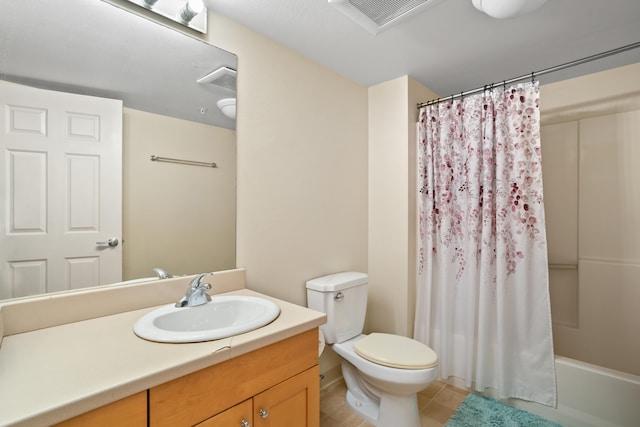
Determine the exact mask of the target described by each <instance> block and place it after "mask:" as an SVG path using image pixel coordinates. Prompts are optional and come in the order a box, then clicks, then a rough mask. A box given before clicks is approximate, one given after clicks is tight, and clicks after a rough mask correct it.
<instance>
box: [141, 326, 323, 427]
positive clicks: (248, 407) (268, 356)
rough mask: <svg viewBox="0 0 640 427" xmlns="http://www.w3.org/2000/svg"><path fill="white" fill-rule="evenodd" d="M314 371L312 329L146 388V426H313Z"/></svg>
mask: <svg viewBox="0 0 640 427" xmlns="http://www.w3.org/2000/svg"><path fill="white" fill-rule="evenodd" d="M319 373H320V372H319V367H318V330H317V328H314V329H311V330H309V331H306V332H303V333H301V334H298V335H295V336H293V337H290V338H287V339H284V340H282V341H279V342H276V343H274V344H271V345H268V346H266V347H263V348H260V349H257V350H254V351H252V352H249V353H246V354H244V355H241V356H238V357H234V358H232V359H230V360H227V361H225V362H222V363H219V364H217V365H213V366H211V367H209V368H205V369H202V370H200V371H198V372H194V373H192V374H189V375H186V376H184V377H180V378H178V379H175V380H173V381H169V382H167V383H165V384H161V385H159V386H157V387H154V388H151V389H150V390H149V425H150V426H152V427H160V426H171V427H176V426H194V425H198V427H203V426H205V427H219V426H224V427H233V426H239V427H244V426H243V420H245V421H246V423H244V425H245V426H248V425H250V426H253V427H265V426H272V427H305V426H306V427H318V426H319V424H320V421H319V418H320V378H319ZM247 423H249V424H247Z"/></svg>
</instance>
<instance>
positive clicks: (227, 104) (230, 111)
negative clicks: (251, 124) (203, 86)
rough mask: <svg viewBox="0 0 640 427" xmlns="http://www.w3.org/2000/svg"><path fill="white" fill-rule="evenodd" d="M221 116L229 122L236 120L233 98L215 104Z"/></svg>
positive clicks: (234, 100)
mask: <svg viewBox="0 0 640 427" xmlns="http://www.w3.org/2000/svg"><path fill="white" fill-rule="evenodd" d="M216 105H217V106H218V108H219V109H220V111H222V114H224V115H225V117H228V118H230V119H231V120H235V119H236V99H235V98H223V99H221V100H220V101H218V103H217V104H216Z"/></svg>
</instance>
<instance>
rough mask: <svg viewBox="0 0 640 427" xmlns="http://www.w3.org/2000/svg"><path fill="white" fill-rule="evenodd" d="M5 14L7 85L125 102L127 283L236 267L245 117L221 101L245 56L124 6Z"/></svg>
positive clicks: (17, 3)
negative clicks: (238, 118)
mask: <svg viewBox="0 0 640 427" xmlns="http://www.w3.org/2000/svg"><path fill="white" fill-rule="evenodd" d="M131 7H133V8H135V7H137V6H131ZM0 9H1V10H2V13H1V14H0V52H1V53H0V80H4V81H8V82H13V83H17V84H20V85H25V86H30V87H35V88H40V89H47V90H55V91H59V92H66V93H75V94H81V95H90V96H97V97H103V98H110V99H119V100H122V102H123V107H124V108H123V124H122V126H123V132H122V134H123V138H122V145H123V148H122V176H123V185H122V223H123V230H122V236H121V242H122V245H121V248H122V259H123V264H122V280H131V279H137V278H143V277H153V276H155V273H154V272H153V268H155V267H159V268H162V269H164V270H166V271H168V272H169V273H171V274H173V275H184V274H195V273H199V272H204V271H215V270H222V269H228V268H234V267H235V176H236V172H235V170H236V169H235V167H236V149H235V119H233V118H228V117H226V116H225V115H224V114H222V111H221V110H220V109H219V108H218V107H217V105H216V104H217V102H218V101H219V100H220V99H229V98H235V97H236V92H235V91H236V88H235V70H236V68H237V58H236V56H235V55H233V54H231V53H229V52H226V51H224V50H222V49H219V48H217V47H215V46H212V45H209V44H207V43H206V42H204V41H203V40H200V39H198V38H196V37H195V36H194V35H191V33H186V32H183V31H178V30H176V29H175V28H171V27H169V26H166V25H164V24H162V23H161V22H157V21H155V20H151V19H148V18H146V17H143V16H140V15H138V14H137V13H132V11H130V10H126V9H125V8H123V7H122V5H121V4H120V5H119V4H117V3H111V2H106V1H101V0H65V1H64V2H51V1H47V0H30V1H28V2H26V1H23V0H0ZM127 9H128V8H127ZM186 31H189V30H186ZM219 69H223V70H225V71H227V72H224V73H222V74H221V76H222V77H221V78H217V79H208V80H207V81H205V82H202V83H198V82H197V80H198V79H201V78H202V77H204V76H207V75H209V74H211V73H212V72H213V71H216V70H219ZM229 70H231V72H228V71H229ZM5 116H6V114H4V112H3V116H2V117H3V118H4V117H5ZM152 155H155V156H160V157H166V158H177V159H182V160H189V161H199V162H200V161H201V162H215V163H216V165H217V168H215V169H214V168H207V167H199V166H192V165H186V164H183V163H169V162H163V163H160V162H155V161H154V162H152V161H151V159H150V158H151V156H152ZM3 169H6V168H3ZM3 173H5V172H3ZM48 198H49V199H50V200H49V202H48V203H57V202H56V201H55V195H49V196H48ZM60 203H62V201H60ZM2 221H3V222H5V218H2ZM5 225H6V224H3V225H2V227H1V229H0V231H2V232H3V233H4V232H5V230H6V229H7V227H6V226H5ZM99 240H104V236H100V238H99ZM5 280H7V279H6V277H5V275H2V276H0V281H5ZM94 284H95V283H94ZM0 285H2V283H0ZM48 290H49V289H44V291H48ZM56 290H58V289H56ZM1 295H3V294H2V293H0V296H1ZM11 296H14V297H15V296H23V295H20V294H15V293H14V294H13V295H10V296H9V297H11ZM4 297H5V298H6V297H7V296H6V294H5V296H4ZM0 299H2V297H0Z"/></svg>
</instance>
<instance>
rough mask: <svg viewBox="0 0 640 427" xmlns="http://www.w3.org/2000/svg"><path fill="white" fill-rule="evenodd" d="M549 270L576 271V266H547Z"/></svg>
mask: <svg viewBox="0 0 640 427" xmlns="http://www.w3.org/2000/svg"><path fill="white" fill-rule="evenodd" d="M549 268H550V269H554V270H577V269H578V264H549Z"/></svg>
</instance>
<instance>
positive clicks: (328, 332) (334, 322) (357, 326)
mask: <svg viewBox="0 0 640 427" xmlns="http://www.w3.org/2000/svg"><path fill="white" fill-rule="evenodd" d="M368 281H369V277H368V276H367V275H366V274H365V273H357V272H353V271H349V272H343V273H336V274H331V275H328V276H323V277H318V278H316V279H312V280H309V281H307V307H309V308H310V309H312V310H316V311H320V312H323V313H325V314H326V315H327V323H326V324H324V325H322V326H321V327H320V329H321V330H322V333H323V334H324V337H325V340H326V342H327V343H328V344H333V343H341V342H344V341H346V340H348V339H351V338H353V337H356V336H358V335H360V334H361V333H362V329H363V328H364V318H365V314H366V312H367V283H368Z"/></svg>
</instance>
